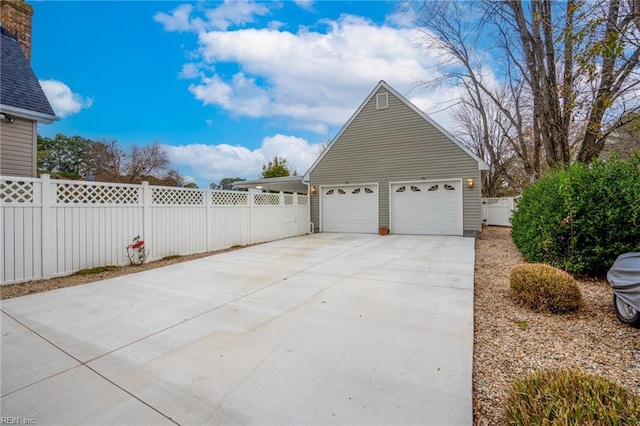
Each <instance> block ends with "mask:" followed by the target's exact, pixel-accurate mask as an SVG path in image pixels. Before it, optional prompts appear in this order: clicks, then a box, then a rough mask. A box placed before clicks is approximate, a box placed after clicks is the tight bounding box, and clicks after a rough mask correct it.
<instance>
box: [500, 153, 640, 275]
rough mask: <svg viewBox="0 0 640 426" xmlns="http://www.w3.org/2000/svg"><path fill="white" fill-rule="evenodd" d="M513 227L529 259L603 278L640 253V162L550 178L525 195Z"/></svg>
mask: <svg viewBox="0 0 640 426" xmlns="http://www.w3.org/2000/svg"><path fill="white" fill-rule="evenodd" d="M511 224H512V229H511V235H512V237H513V241H514V243H515V244H516V246H517V247H518V249H519V250H520V251H521V252H522V253H523V254H524V256H525V257H526V258H527V259H529V260H531V261H533V262H541V263H548V264H550V265H553V266H555V267H557V268H560V269H564V270H565V271H568V272H572V273H578V274H585V275H603V274H604V273H606V271H607V270H608V269H609V268H610V267H611V265H612V264H613V262H614V261H615V259H616V257H618V255H620V254H622V253H625V252H632V251H640V157H639V156H635V157H634V158H633V159H632V160H630V161H628V162H623V161H620V160H618V159H615V158H613V159H611V160H610V161H609V162H607V163H605V162H602V161H599V160H598V161H595V162H594V163H593V164H591V165H585V164H581V163H575V164H572V165H571V166H569V167H567V168H566V169H563V170H557V171H554V172H551V173H549V174H548V175H547V176H546V177H544V178H542V179H540V180H539V181H538V182H536V183H534V184H533V185H531V186H530V187H529V188H527V189H526V190H525V191H524V192H523V194H522V197H521V198H520V202H519V203H518V210H517V211H515V212H514V213H513V217H512V219H511Z"/></svg>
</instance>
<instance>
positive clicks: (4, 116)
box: [0, 112, 16, 123]
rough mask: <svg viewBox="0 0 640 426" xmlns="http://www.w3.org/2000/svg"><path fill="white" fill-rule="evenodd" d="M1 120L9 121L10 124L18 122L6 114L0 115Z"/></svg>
mask: <svg viewBox="0 0 640 426" xmlns="http://www.w3.org/2000/svg"><path fill="white" fill-rule="evenodd" d="M0 120H7V121H8V122H9V123H13V122H14V121H16V118H15V117H14V116H13V115H9V114H5V113H4V112H2V113H0Z"/></svg>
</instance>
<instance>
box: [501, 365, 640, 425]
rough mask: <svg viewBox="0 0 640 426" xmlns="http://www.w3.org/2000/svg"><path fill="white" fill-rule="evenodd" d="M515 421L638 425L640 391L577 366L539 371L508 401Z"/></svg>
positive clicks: (517, 386) (515, 387)
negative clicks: (634, 391) (588, 372)
mask: <svg viewBox="0 0 640 426" xmlns="http://www.w3.org/2000/svg"><path fill="white" fill-rule="evenodd" d="M507 412H508V415H509V420H510V423H511V424H513V425H592V426H595V425H603V426H605V425H606V426H609V425H621V426H626V425H629V426H631V425H638V424H640V395H638V394H635V393H632V392H629V391H627V390H626V389H625V388H623V387H621V386H619V385H618V384H616V383H614V382H611V381H609V380H607V379H604V378H602V377H598V376H593V375H589V374H587V373H585V372H583V371H581V370H577V369H564V370H548V371H535V372H533V373H531V374H530V375H529V376H527V377H525V378H524V379H521V380H517V381H516V382H515V383H514V384H513V387H512V389H511V393H510V395H509V399H508V401H507Z"/></svg>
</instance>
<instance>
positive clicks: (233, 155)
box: [164, 134, 320, 183]
mask: <svg viewBox="0 0 640 426" xmlns="http://www.w3.org/2000/svg"><path fill="white" fill-rule="evenodd" d="M164 147H165V149H166V152H167V154H168V156H169V159H170V160H171V162H172V164H174V165H176V166H178V167H189V169H190V171H191V174H192V175H193V179H195V181H196V182H200V183H204V182H207V183H211V182H219V181H220V179H222V178H225V177H244V178H246V179H257V178H258V177H259V176H260V173H261V172H262V165H263V164H266V163H267V162H268V161H269V160H271V159H272V158H273V157H275V156H279V157H284V158H286V159H287V162H288V163H289V165H290V168H291V170H292V171H293V170H294V169H295V170H296V171H297V172H298V174H303V173H304V172H306V171H307V169H308V168H309V167H310V166H311V164H312V163H313V161H314V160H315V159H316V158H317V157H318V155H319V154H320V146H319V145H316V144H310V143H309V142H307V141H306V140H305V139H302V138H298V137H295V136H288V135H281V134H276V135H273V136H268V137H266V138H264V139H263V141H262V145H261V146H260V148H258V149H254V150H249V149H248V148H246V147H243V146H237V145H236V146H232V145H228V144H219V145H204V144H191V145H182V146H171V145H165V146H164Z"/></svg>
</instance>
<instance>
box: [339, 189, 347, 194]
mask: <svg viewBox="0 0 640 426" xmlns="http://www.w3.org/2000/svg"><path fill="white" fill-rule="evenodd" d="M338 194H346V192H344V189H338Z"/></svg>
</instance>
